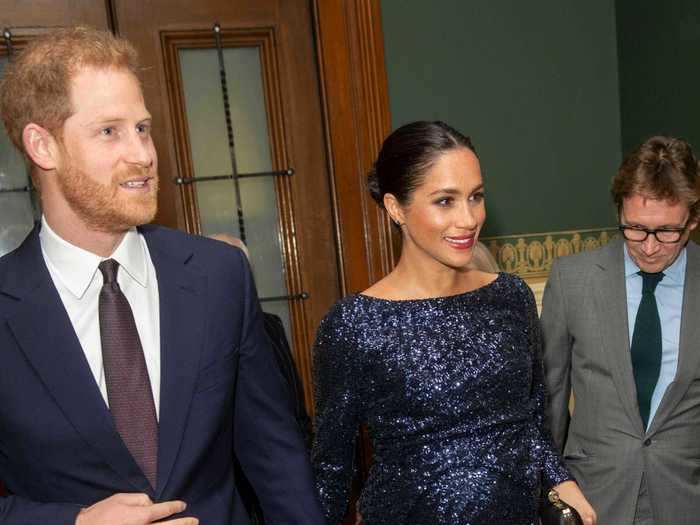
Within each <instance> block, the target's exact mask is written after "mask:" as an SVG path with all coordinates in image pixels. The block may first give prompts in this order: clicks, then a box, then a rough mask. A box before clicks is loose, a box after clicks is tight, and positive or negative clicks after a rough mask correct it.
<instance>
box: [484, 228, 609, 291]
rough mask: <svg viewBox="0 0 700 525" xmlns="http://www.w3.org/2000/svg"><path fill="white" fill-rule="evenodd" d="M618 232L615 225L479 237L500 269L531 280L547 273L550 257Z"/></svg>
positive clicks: (602, 241) (592, 245)
mask: <svg viewBox="0 0 700 525" xmlns="http://www.w3.org/2000/svg"><path fill="white" fill-rule="evenodd" d="M618 236H619V231H618V230H617V228H612V227H611V228H602V229H593V230H572V231H561V232H549V233H528V234H523V235H508V236H501V237H484V238H482V239H481V242H483V243H484V244H485V245H486V247H487V248H488V249H489V251H490V252H491V254H492V255H493V256H494V258H495V259H496V261H497V262H498V265H499V266H500V267H501V269H502V270H504V271H506V272H510V273H517V274H518V275H519V276H520V277H522V278H524V279H526V280H531V279H535V278H538V277H542V278H544V277H546V276H547V275H548V274H549V270H550V268H551V267H552V261H553V260H554V259H555V258H557V257H564V256H566V255H572V254H575V253H580V252H583V251H590V250H595V249H596V248H600V247H601V246H604V245H605V244H607V243H608V242H610V241H611V240H612V239H614V238H616V237H618Z"/></svg>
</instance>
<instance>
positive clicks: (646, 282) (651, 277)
mask: <svg viewBox="0 0 700 525" xmlns="http://www.w3.org/2000/svg"><path fill="white" fill-rule="evenodd" d="M639 275H641V276H642V293H643V294H644V293H652V294H653V293H654V290H656V285H658V284H659V283H660V282H661V279H663V278H664V273H663V272H657V273H648V272H642V271H640V272H639Z"/></svg>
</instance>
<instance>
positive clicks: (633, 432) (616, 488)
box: [542, 137, 700, 525]
mask: <svg viewBox="0 0 700 525" xmlns="http://www.w3.org/2000/svg"><path fill="white" fill-rule="evenodd" d="M699 175H700V173H699V170H698V162H697V160H696V158H695V156H694V154H693V152H692V150H691V148H690V146H689V145H688V144H687V143H686V142H684V141H682V140H679V139H675V138H670V137H653V138H651V139H649V140H647V141H646V142H644V143H643V144H642V145H641V146H640V147H639V149H638V150H637V151H635V152H634V153H633V154H631V155H630V156H629V157H627V158H626V159H625V161H624V162H623V163H622V166H621V167H620V170H619V172H618V174H617V175H616V177H615V178H614V179H613V184H612V196H613V200H614V202H615V204H616V206H617V210H618V217H619V222H620V226H619V227H620V231H621V237H622V238H621V239H619V240H615V241H613V242H610V243H609V244H608V245H606V246H604V247H603V248H601V249H599V250H596V251H592V252H586V253H582V254H579V255H575V256H573V257H565V258H562V259H557V260H556V261H555V263H554V264H553V265H552V270H551V273H550V277H549V281H548V282H547V287H546V289H545V293H544V299H543V309H542V331H543V339H544V358H545V367H546V379H547V386H548V388H549V392H550V406H549V416H550V423H551V427H552V433H553V436H554V439H555V441H556V443H557V445H558V446H559V447H560V448H561V450H562V451H563V453H564V457H565V459H566V461H567V465H568V467H569V468H570V470H571V472H572V474H573V475H574V476H575V477H576V480H577V481H578V483H579V485H580V486H581V489H582V490H583V492H584V493H585V495H586V497H587V498H588V500H589V501H590V502H591V504H592V505H593V507H594V508H595V509H596V512H597V513H598V517H599V523H600V525H632V524H634V525H641V524H644V525H647V524H654V525H671V524H673V525H682V524H691V523H692V524H697V523H698V522H699V520H700V248H699V247H698V246H697V245H696V244H695V243H694V242H689V241H688V238H689V236H690V233H691V231H692V230H694V229H695V228H696V226H697V225H698V220H699V219H700V217H699V213H700V185H699V182H700V178H699ZM571 394H573V396H574V399H573V405H574V406H573V411H572V413H571V415H569V410H568V408H569V400H570V396H571Z"/></svg>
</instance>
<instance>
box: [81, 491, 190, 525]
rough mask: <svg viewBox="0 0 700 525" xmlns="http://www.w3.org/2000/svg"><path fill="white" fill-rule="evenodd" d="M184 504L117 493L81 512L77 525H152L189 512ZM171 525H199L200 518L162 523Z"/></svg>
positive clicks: (142, 495) (139, 495) (145, 496)
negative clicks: (160, 501) (155, 500)
mask: <svg viewBox="0 0 700 525" xmlns="http://www.w3.org/2000/svg"><path fill="white" fill-rule="evenodd" d="M186 507H187V505H186V504H185V502H184V501H165V502H163V503H153V502H152V501H151V498H149V497H148V496H147V495H146V494H115V495H114V496H110V497H109V498H107V499H103V500H102V501H98V502H97V503H95V504H94V505H92V506H90V507H87V508H85V509H83V510H81V511H80V513H79V514H78V517H77V518H76V520H75V525H150V524H151V523H155V522H157V521H158V520H162V519H163V518H167V517H168V516H172V515H173V514H177V513H178V512H182V511H183V510H185V508H186ZM159 523H164V524H165V523H167V524H169V525H198V523H199V520H198V519H197V518H178V519H174V520H168V521H161V522H159Z"/></svg>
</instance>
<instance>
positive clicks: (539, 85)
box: [381, 0, 621, 235]
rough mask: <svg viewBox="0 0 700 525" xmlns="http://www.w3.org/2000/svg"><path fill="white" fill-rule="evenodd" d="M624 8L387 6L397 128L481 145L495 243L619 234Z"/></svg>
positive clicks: (456, 2)
mask: <svg viewBox="0 0 700 525" xmlns="http://www.w3.org/2000/svg"><path fill="white" fill-rule="evenodd" d="M613 2H614V0H605V1H603V0H587V1H581V0H539V1H537V2H521V1H517V0H512V1H503V0H469V1H466V0H434V1H423V0H381V6H382V24H383V29H384V38H385V51H386V65H387V74H388V82H389V98H390V105H391V114H392V123H393V126H394V127H395V128H396V127H398V126H400V125H401V124H404V123H406V122H410V121H412V120H419V119H441V120H445V121H446V122H448V123H449V124H451V125H453V126H455V127H456V128H458V129H459V130H461V131H463V132H464V133H466V134H469V135H471V136H472V138H473V140H474V142H475V144H476V147H477V150H478V151H479V154H480V157H481V162H482V169H483V171H484V175H485V182H486V188H487V206H488V219H487V224H486V228H485V231H484V234H485V235H511V234H519V233H532V232H549V231H561V230H570V229H586V228H599V227H606V226H610V225H612V224H614V223H615V218H614V214H613V212H612V206H611V205H610V204H609V198H608V187H609V181H610V178H611V177H612V175H613V174H614V173H615V170H616V169H617V166H618V165H619V162H620V151H621V147H620V136H621V132H620V120H619V114H620V110H619V104H618V90H619V88H618V77H617V49H616V34H615V32H616V31H615V7H614V3H613Z"/></svg>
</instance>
